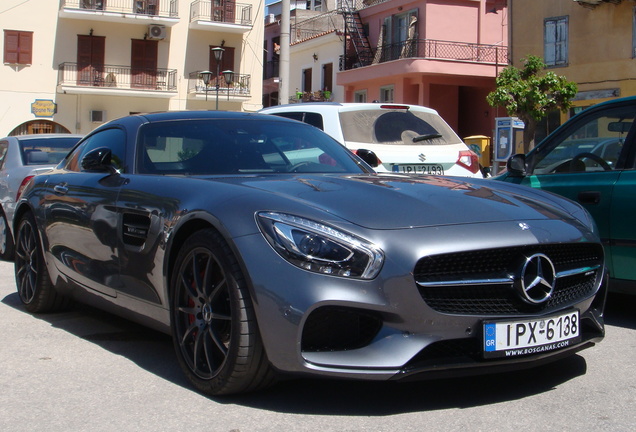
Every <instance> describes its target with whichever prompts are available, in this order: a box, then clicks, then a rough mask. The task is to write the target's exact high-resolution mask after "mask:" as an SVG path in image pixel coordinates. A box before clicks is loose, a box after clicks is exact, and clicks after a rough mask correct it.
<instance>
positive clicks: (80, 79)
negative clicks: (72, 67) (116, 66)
mask: <svg viewBox="0 0 636 432" xmlns="http://www.w3.org/2000/svg"><path fill="white" fill-rule="evenodd" d="M105 46H106V38H105V37H104V36H93V35H77V85H81V86H101V85H103V83H104V77H103V74H104V51H105Z"/></svg>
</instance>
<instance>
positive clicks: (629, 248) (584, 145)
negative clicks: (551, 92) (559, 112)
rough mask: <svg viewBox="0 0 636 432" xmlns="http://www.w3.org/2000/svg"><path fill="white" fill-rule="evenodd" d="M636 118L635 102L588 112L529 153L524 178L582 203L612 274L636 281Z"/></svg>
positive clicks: (591, 109)
mask: <svg viewBox="0 0 636 432" xmlns="http://www.w3.org/2000/svg"><path fill="white" fill-rule="evenodd" d="M635 117H636V103H635V102H632V103H627V104H625V103H623V104H612V105H605V106H600V107H598V108H590V109H589V110H587V111H584V112H583V114H582V115H581V116H579V117H576V118H574V119H573V120H571V121H570V122H568V123H566V124H565V125H564V127H563V128H560V129H558V130H557V131H556V132H555V133H554V134H553V135H550V136H549V137H548V138H547V139H546V140H544V141H543V142H541V144H540V145H539V146H538V147H537V148H536V149H535V150H534V151H533V152H531V153H530V154H529V155H528V166H529V172H530V175H528V176H526V177H525V178H523V179H522V180H521V184H524V185H527V186H532V187H535V188H539V189H543V190H547V191H550V192H554V193H557V194H559V195H563V196H565V197H567V198H570V199H572V200H574V201H577V202H578V203H580V204H582V205H583V206H584V207H585V208H586V209H587V210H588V211H589V212H590V214H591V215H592V217H593V218H594V220H595V222H596V224H597V226H598V229H599V234H600V236H601V239H602V240H603V243H604V245H605V252H606V256H607V265H608V268H609V270H610V275H611V277H613V278H623V277H627V276H629V277H630V278H632V279H636V271H634V270H633V268H632V267H634V266H633V263H634V262H636V241H635V240H636V238H635V237H636V229H634V227H633V224H632V223H631V222H628V221H633V220H634V219H636V205H635V204H633V201H634V200H633V191H634V182H635V181H636V179H634V176H633V173H632V172H631V171H627V169H629V168H632V167H633V155H632V156H629V154H630V150H631V151H632V152H633V145H634V144H635V143H634V133H635V132H636V128H635V127H634V119H635ZM629 157H632V160H631V162H630V161H629ZM618 245H620V246H618ZM615 253H618V254H617V255H615ZM619 256H620V263H619V261H616V258H618V257H619ZM628 261H631V263H632V264H631V265H627V262H628Z"/></svg>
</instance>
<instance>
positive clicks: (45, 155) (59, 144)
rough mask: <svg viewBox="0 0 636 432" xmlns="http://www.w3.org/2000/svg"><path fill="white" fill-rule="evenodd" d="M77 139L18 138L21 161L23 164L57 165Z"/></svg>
mask: <svg viewBox="0 0 636 432" xmlns="http://www.w3.org/2000/svg"><path fill="white" fill-rule="evenodd" d="M78 141H79V138H78V137H68V138H65V137H60V138H41V139H40V138H35V139H25V140H19V141H18V142H19V143H20V152H21V153H22V163H23V164H24V165H57V164H58V163H59V162H60V161H61V160H62V159H64V157H65V156H66V155H67V154H68V152H69V151H71V149H72V148H73V146H74V145H75V144H77V142H78Z"/></svg>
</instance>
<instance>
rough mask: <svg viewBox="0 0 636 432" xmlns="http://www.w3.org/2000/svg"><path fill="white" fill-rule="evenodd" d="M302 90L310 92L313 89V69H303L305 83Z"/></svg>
mask: <svg viewBox="0 0 636 432" xmlns="http://www.w3.org/2000/svg"><path fill="white" fill-rule="evenodd" d="M302 91H304V92H310V91H312V89H311V69H303V85H302Z"/></svg>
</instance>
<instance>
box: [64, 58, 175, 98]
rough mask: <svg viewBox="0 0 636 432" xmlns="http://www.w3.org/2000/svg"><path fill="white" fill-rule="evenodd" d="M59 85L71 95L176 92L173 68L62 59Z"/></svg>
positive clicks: (171, 93) (155, 94) (151, 94)
mask: <svg viewBox="0 0 636 432" xmlns="http://www.w3.org/2000/svg"><path fill="white" fill-rule="evenodd" d="M57 84H58V88H59V90H61V91H64V92H66V93H71V94H113V95H130V96H137V97H139V96H141V97H144V96H147V97H172V96H174V94H175V93H176V91H177V70H176V69H161V68H157V69H141V68H133V67H131V66H113V65H88V66H84V67H80V68H78V65H77V63H70V62H65V63H62V64H61V65H60V66H59V71H58V82H57Z"/></svg>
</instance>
